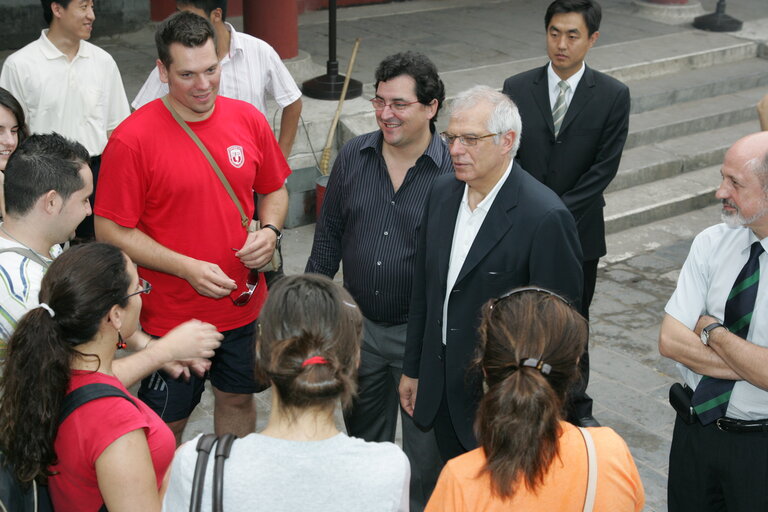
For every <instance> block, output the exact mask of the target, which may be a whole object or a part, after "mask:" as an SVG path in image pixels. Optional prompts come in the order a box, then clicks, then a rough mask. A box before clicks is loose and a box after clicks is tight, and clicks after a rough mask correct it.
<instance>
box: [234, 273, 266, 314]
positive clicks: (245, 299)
mask: <svg viewBox="0 0 768 512" xmlns="http://www.w3.org/2000/svg"><path fill="white" fill-rule="evenodd" d="M245 286H246V287H247V288H248V291H247V292H243V293H241V294H240V295H238V296H237V298H235V299H232V302H234V303H235V306H245V305H246V304H248V303H249V302H250V301H251V297H253V292H255V291H256V288H258V287H259V271H258V270H257V269H255V268H252V269H251V270H250V272H248V280H247V281H246V283H245ZM230 298H232V297H230Z"/></svg>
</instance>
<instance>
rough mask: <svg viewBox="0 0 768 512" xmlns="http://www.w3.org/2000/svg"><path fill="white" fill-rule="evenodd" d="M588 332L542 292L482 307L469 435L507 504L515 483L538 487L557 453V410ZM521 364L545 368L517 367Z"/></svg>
mask: <svg viewBox="0 0 768 512" xmlns="http://www.w3.org/2000/svg"><path fill="white" fill-rule="evenodd" d="M588 331H589V328H588V325H587V322H586V320H585V319H584V317H582V316H581V315H580V314H579V313H578V312H576V310H574V309H573V308H571V307H570V306H569V305H568V304H567V303H565V302H564V301H563V300H562V299H560V298H559V297H557V296H555V295H551V294H548V293H546V292H542V291H536V290H530V289H529V290H525V291H520V292H517V293H514V292H513V293H511V294H510V295H508V296H507V297H505V298H503V299H500V300H497V301H491V302H488V303H487V304H486V306H485V307H484V309H483V318H482V323H481V326H480V347H479V356H478V359H477V363H478V364H479V365H480V366H481V367H482V369H483V373H484V374H485V380H486V383H487V385H488V391H487V392H486V394H485V396H484V397H483V399H482V400H481V402H480V406H479V409H478V413H477V417H476V420H475V431H476V434H477V438H478V441H479V443H480V445H481V446H482V447H483V449H484V450H485V455H486V458H487V464H486V467H485V468H484V469H483V471H484V472H485V471H487V472H489V473H490V476H491V484H492V490H493V492H494V493H496V494H498V495H499V496H501V497H503V498H509V497H511V496H513V495H514V493H515V490H516V487H515V486H516V485H517V483H518V481H519V482H520V483H522V484H523V485H525V486H526V487H527V488H528V489H529V490H535V489H536V488H537V487H538V486H539V485H541V484H542V482H543V479H544V475H545V474H546V471H547V469H548V468H549V465H550V464H551V463H552V461H553V459H554V458H555V456H556V455H557V453H558V436H559V435H560V428H559V422H560V420H561V418H562V408H563V403H564V400H565V396H566V394H567V392H568V388H569V386H570V385H571V384H572V382H573V381H574V380H575V379H576V376H577V362H578V358H579V356H580V355H581V353H582V351H583V348H584V345H585V343H586V341H587V337H588ZM526 359H534V360H537V361H540V363H542V364H547V365H549V368H546V367H544V368H542V367H541V365H539V367H538V368H537V367H536V366H533V367H529V366H524V365H522V364H521V363H522V361H525V360H526ZM547 370H548V372H547Z"/></svg>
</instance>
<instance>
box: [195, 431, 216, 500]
mask: <svg viewBox="0 0 768 512" xmlns="http://www.w3.org/2000/svg"><path fill="white" fill-rule="evenodd" d="M217 440H218V438H217V437H216V434H205V435H204V436H202V437H201V438H200V440H199V441H198V442H197V462H196V463H195V475H194V476H193V477H192V497H191V498H190V501H189V512H200V507H201V505H202V503H203V487H204V486H205V471H206V470H207V469H208V456H209V455H210V454H211V450H213V445H214V444H216V441H217Z"/></svg>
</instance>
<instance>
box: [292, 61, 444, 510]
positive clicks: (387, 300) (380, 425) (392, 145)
mask: <svg viewBox="0 0 768 512" xmlns="http://www.w3.org/2000/svg"><path fill="white" fill-rule="evenodd" d="M375 77H376V96H375V97H374V98H373V99H372V100H371V104H372V106H373V109H374V111H375V114H376V122H377V123H378V125H379V130H377V131H375V132H371V133H367V134H365V135H361V136H359V137H356V138H354V139H352V140H351V141H349V142H348V143H347V144H345V145H344V147H343V148H342V149H341V151H340V152H339V156H338V157H337V158H336V161H335V163H334V165H333V171H332V172H331V177H330V180H329V182H328V188H327V190H326V195H325V201H324V203H323V209H322V212H321V214H320V218H319V219H318V222H317V227H316V228H315V239H314V243H313V245H312V253H311V255H310V257H309V261H308V262H307V267H306V271H307V272H315V273H319V274H324V275H327V276H329V277H331V278H332V277H333V276H334V275H335V274H336V272H337V271H338V270H339V262H343V264H344V286H345V287H346V288H347V290H349V292H350V293H351V294H352V296H353V297H354V298H355V300H356V301H357V303H358V304H359V305H360V309H361V310H362V312H363V315H364V317H365V333H364V337H363V348H362V354H361V362H360V370H359V372H358V373H359V375H358V378H359V390H358V396H357V399H356V400H355V402H354V404H353V406H352V408H351V410H349V411H347V412H346V413H345V415H344V420H345V423H346V426H347V432H349V434H350V435H352V436H356V437H361V438H363V439H365V440H367V441H389V442H393V441H394V440H395V427H396V424H397V411H398V396H397V385H398V382H399V381H400V375H401V371H402V364H403V350H404V347H405V332H406V326H407V322H408V304H409V299H410V295H411V281H412V278H413V269H414V262H415V257H416V232H417V231H418V227H419V222H420V220H421V215H422V212H423V210H424V202H425V199H426V196H427V193H428V191H429V188H430V186H431V185H432V182H433V180H434V179H435V178H436V177H437V176H440V175H443V174H448V173H450V172H451V171H452V169H453V167H452V166H451V160H450V156H449V155H448V151H447V149H446V147H445V144H443V143H442V142H441V141H440V137H439V136H438V134H437V133H435V121H436V120H437V114H438V112H439V111H440V107H441V106H442V103H443V101H444V100H445V89H444V87H443V82H442V81H441V80H440V77H439V76H438V74H437V68H436V67H435V65H434V64H433V63H432V62H431V61H430V60H429V59H428V58H427V57H426V56H424V55H422V54H420V53H414V52H405V53H398V54H395V55H391V56H389V57H387V58H386V59H384V60H383V61H382V62H381V64H379V67H378V68H377V69H376V74H375ZM401 418H402V424H403V450H404V451H405V453H406V455H408V458H409V459H410V461H411V467H412V469H411V475H412V477H411V493H410V497H411V510H421V509H423V507H424V506H425V505H426V502H427V500H428V498H429V495H430V494H431V492H432V489H433V488H434V486H435V483H436V481H437V477H438V475H439V473H440V467H441V464H440V461H439V455H438V453H437V447H436V445H435V441H434V438H433V436H432V433H431V432H423V431H422V430H421V429H419V428H418V427H417V426H416V425H414V423H413V420H412V419H411V417H410V416H408V415H405V414H402V415H401Z"/></svg>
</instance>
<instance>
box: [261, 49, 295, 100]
mask: <svg viewBox="0 0 768 512" xmlns="http://www.w3.org/2000/svg"><path fill="white" fill-rule="evenodd" d="M265 53H266V55H265V57H266V60H267V62H268V66H267V68H268V73H267V75H268V76H269V79H268V83H267V84H266V87H267V90H268V91H269V94H271V95H272V97H273V98H275V101H276V102H277V104H278V105H280V108H285V107H287V106H288V105H290V104H291V103H293V102H294V101H296V100H297V99H299V98H301V91H300V90H299V86H298V85H296V81H295V80H294V79H293V77H292V76H291V73H290V72H289V71H288V68H286V67H285V64H283V61H282V60H280V56H279V55H278V54H277V52H276V51H275V49H274V48H272V47H271V46H269V47H268V49H265Z"/></svg>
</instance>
